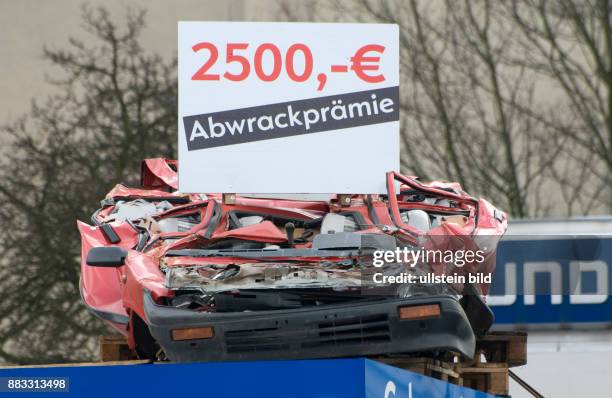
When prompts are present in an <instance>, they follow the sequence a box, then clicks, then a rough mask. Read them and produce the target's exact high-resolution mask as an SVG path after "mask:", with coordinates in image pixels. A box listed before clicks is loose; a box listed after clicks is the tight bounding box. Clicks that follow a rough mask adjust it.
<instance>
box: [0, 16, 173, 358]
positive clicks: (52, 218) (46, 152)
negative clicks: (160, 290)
mask: <svg viewBox="0 0 612 398" xmlns="http://www.w3.org/2000/svg"><path fill="white" fill-rule="evenodd" d="M83 22H84V27H85V30H86V31H87V32H89V34H91V35H93V38H94V39H95V40H94V41H93V43H94V44H85V43H84V42H83V41H81V40H78V39H75V38H73V39H71V40H70V46H69V48H68V49H66V50H55V49H49V48H47V49H45V50H44V55H45V58H46V59H47V60H49V61H50V62H51V64H52V65H54V66H55V67H58V68H59V69H60V70H62V71H63V77H62V78H60V79H56V80H54V81H53V84H55V85H57V87H58V90H59V94H58V95H56V96H53V97H52V98H49V99H48V100H47V101H46V102H44V104H43V105H38V104H36V103H35V104H34V105H33V107H32V111H31V112H30V113H29V114H28V115H27V116H25V117H23V118H22V119H21V120H19V121H18V122H17V123H14V124H12V125H10V126H8V127H5V128H3V129H2V134H3V135H4V137H3V139H4V140H5V141H8V144H7V145H4V146H3V165H2V168H1V169H0V170H1V171H0V173H1V176H0V225H2V228H1V229H0V251H1V255H2V259H3V260H2V263H1V265H0V291H2V294H3V300H2V301H1V302H0V319H1V320H2V321H1V322H0V361H5V362H12V363H22V364H23V363H41V362H64V361H71V360H82V359H88V358H91V357H92V356H93V355H94V349H95V344H93V341H94V337H95V336H98V335H99V334H100V333H101V332H102V331H103V330H104V329H103V326H102V324H101V323H100V322H98V321H97V320H96V319H95V318H94V317H93V316H92V315H91V314H90V313H88V311H86V310H85V308H84V306H83V304H82V303H81V301H80V298H79V288H78V286H79V273H80V272H79V257H80V240H79V237H78V232H77V231H76V227H75V221H76V220H77V219H81V220H85V221H87V220H89V216H90V214H91V211H92V209H94V208H95V207H96V206H97V201H99V200H100V198H102V197H104V194H105V193H106V192H107V191H108V190H109V189H110V188H111V187H112V186H113V185H114V184H116V183H118V182H121V181H134V180H135V179H136V177H137V172H135V171H136V170H138V166H139V162H140V161H141V159H143V158H145V157H151V156H168V157H171V156H173V155H174V153H175V142H176V123H177V121H176V87H177V84H176V66H175V62H174V61H171V62H166V61H164V60H163V59H162V58H161V57H160V56H158V55H151V54H147V53H146V52H145V51H144V50H143V49H142V48H141V46H140V45H139V41H138V40H139V34H140V32H141V30H142V28H143V26H144V13H143V12H131V13H129V14H128V16H127V20H126V22H125V25H123V24H122V26H123V27H122V28H120V27H119V26H117V25H116V24H115V22H113V19H112V18H111V17H110V16H109V15H108V13H107V11H106V10H104V9H96V10H90V9H84V12H83Z"/></svg>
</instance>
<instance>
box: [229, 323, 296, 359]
mask: <svg viewBox="0 0 612 398" xmlns="http://www.w3.org/2000/svg"><path fill="white" fill-rule="evenodd" d="M278 331H279V330H278V327H270V328H261V329H244V330H231V331H227V332H225V343H226V349H227V352H228V353H238V352H258V351H275V350H287V349H289V343H288V342H286V341H279V334H278Z"/></svg>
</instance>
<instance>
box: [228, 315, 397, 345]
mask: <svg viewBox="0 0 612 398" xmlns="http://www.w3.org/2000/svg"><path fill="white" fill-rule="evenodd" d="M327 318H328V319H325V320H320V321H318V322H312V323H308V324H302V325H300V326H299V327H294V328H292V327H289V325H288V324H287V323H285V322H276V326H273V327H267V328H260V329H242V330H231V331H226V332H225V343H226V350H227V352H228V353H241V352H244V353H247V352H262V351H276V350H288V349H290V348H292V347H293V348H297V347H300V348H302V349H309V348H317V347H329V346H340V345H350V344H364V343H377V342H387V341H390V340H391V335H390V332H389V317H388V315H387V314H380V315H366V316H358V317H350V318H332V317H331V316H328V317H327ZM279 325H281V326H279ZM294 326H296V325H294Z"/></svg>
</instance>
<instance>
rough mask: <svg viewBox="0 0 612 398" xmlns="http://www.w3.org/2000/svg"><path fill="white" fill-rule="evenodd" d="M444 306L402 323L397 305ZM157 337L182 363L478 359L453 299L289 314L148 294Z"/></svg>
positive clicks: (149, 319)
mask: <svg viewBox="0 0 612 398" xmlns="http://www.w3.org/2000/svg"><path fill="white" fill-rule="evenodd" d="M436 303H437V304H439V306H440V310H441V315H440V316H439V317H435V318H427V319H420V320H400V319H399V314H398V311H399V307H402V306H406V305H423V304H436ZM144 310H145V314H146V318H147V324H148V325H149V329H150V331H151V334H152V335H153V337H154V338H155V339H156V340H157V342H158V343H159V344H160V345H161V346H162V347H163V349H164V351H165V353H166V356H167V357H168V358H169V359H170V360H172V361H176V362H193V361H226V360H235V361H240V360H257V359H304V358H332V357H351V356H364V355H385V354H398V353H413V352H427V351H437V350H440V351H455V352H460V353H461V354H463V355H465V356H467V357H472V356H473V355H474V348H475V336H474V333H473V331H472V328H471V326H470V323H469V321H468V319H467V317H466V315H465V313H464V311H463V308H462V307H461V305H460V304H459V303H458V302H457V301H456V300H455V299H453V298H451V297H447V296H434V297H419V298H404V299H386V300H375V301H368V302H360V303H351V304H341V305H328V306H321V307H315V308H313V307H308V308H299V309H291V310H275V311H256V312H255V311H254V312H231V313H198V312H194V311H190V310H183V309H177V308H173V307H167V306H161V305H158V304H156V303H155V302H154V300H153V298H152V297H151V295H150V293H149V292H147V291H145V292H144ZM205 326H210V327H213V329H214V335H213V336H212V337H211V338H208V339H199V340H183V341H174V340H173V339H172V330H173V329H182V328H193V327H205Z"/></svg>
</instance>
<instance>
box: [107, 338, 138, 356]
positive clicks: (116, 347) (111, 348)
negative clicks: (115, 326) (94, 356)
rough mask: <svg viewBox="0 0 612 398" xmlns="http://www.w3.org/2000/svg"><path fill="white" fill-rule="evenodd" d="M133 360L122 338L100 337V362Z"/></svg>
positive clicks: (125, 341) (124, 339)
mask: <svg viewBox="0 0 612 398" xmlns="http://www.w3.org/2000/svg"><path fill="white" fill-rule="evenodd" d="M131 359H134V355H133V354H132V351H131V350H130V348H129V347H128V344H127V340H126V338H125V337H123V336H100V361H102V362H109V361H126V360H131Z"/></svg>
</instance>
